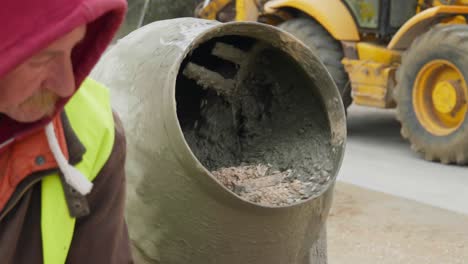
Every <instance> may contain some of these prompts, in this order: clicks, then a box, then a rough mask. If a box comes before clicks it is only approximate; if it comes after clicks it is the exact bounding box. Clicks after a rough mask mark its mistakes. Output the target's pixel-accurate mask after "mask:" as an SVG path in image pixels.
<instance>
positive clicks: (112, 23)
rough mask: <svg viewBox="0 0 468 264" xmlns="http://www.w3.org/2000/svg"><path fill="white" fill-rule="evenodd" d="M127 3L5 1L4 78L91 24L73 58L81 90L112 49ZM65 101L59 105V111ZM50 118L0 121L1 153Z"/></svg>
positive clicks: (0, 65) (0, 30) (0, 11)
mask: <svg viewBox="0 0 468 264" xmlns="http://www.w3.org/2000/svg"><path fill="white" fill-rule="evenodd" d="M126 6H127V4H126V1H125V0H34V1H26V2H25V1H18V0H5V1H2V7H1V8H0V24H1V25H2V26H1V27H0V36H2V41H0V58H1V62H0V78H2V76H4V75H5V74H6V73H8V72H9V71H10V70H12V69H13V68H15V67H16V66H17V65H18V64H20V63H21V62H22V61H24V60H25V59H27V58H29V57H30V56H32V55H33V54H34V53H36V52H37V51H39V50H41V49H43V48H45V47H47V46H48V45H49V44H50V43H51V42H53V41H54V40H56V39H58V38H60V37H61V36H63V35H65V34H66V33H67V32H69V31H71V30H72V29H74V28H76V27H78V26H80V25H84V24H87V25H88V26H87V33H86V36H85V38H84V41H83V42H82V43H80V44H79V45H78V46H77V47H76V48H75V49H74V50H73V54H72V61H73V66H74V73H75V82H76V87H79V86H80V85H81V83H82V82H83V80H84V79H85V78H86V76H87V75H88V74H89V73H90V71H91V69H92V68H93V66H94V65H95V64H96V63H97V61H98V59H99V58H100V56H101V55H102V53H103V52H104V50H105V49H106V47H107V46H108V45H109V43H110V42H111V40H112V37H113V36H114V34H115V32H116V31H117V29H118V27H119V26H120V24H121V23H122V21H123V18H124V15H125V11H126ZM67 101H68V98H67V99H64V100H62V101H61V102H60V103H59V104H58V109H57V111H56V113H58V112H60V111H61V110H62V108H63V106H64V104H65V103H66V102H67ZM50 120H51V119H48V120H41V121H38V122H35V123H18V122H15V121H13V120H11V119H9V118H6V117H2V118H0V149H1V148H2V145H5V143H7V142H9V141H10V139H12V138H18V137H20V136H21V135H22V134H25V133H27V132H28V131H32V130H35V129H38V128H40V127H42V126H44V125H45V124H46V123H48V122H49V121H50Z"/></svg>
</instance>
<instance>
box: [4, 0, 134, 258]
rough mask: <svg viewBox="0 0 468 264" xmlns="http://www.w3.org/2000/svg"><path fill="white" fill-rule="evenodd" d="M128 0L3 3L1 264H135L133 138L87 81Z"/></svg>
mask: <svg viewBox="0 0 468 264" xmlns="http://www.w3.org/2000/svg"><path fill="white" fill-rule="evenodd" d="M125 10H126V3H125V2H124V0H63V1H56V0H41V1H17V0H5V1H2V7H1V8H0V22H1V26H0V35H1V41H0V58H1V59H0V262H1V263H14V264H19V263H28V264H34V263H46V264H59V263H131V262H132V260H131V254H130V247H129V238H128V234H127V228H126V225H125V221H124V200H125V192H124V191H125V177H124V169H123V164H124V160H125V138H124V134H123V131H122V126H121V124H120V123H119V121H118V119H117V117H116V116H115V115H113V113H112V110H111V108H110V104H109V95H108V91H107V90H106V89H105V88H104V87H102V86H101V85H99V84H97V83H96V82H94V81H93V80H90V79H86V78H87V75H88V74H89V72H90V71H91V69H92V67H93V66H94V65H95V63H96V62H97V60H98V59H99V57H100V56H101V54H102V53H103V51H104V50H105V48H106V47H107V45H108V44H109V43H110V41H111V39H112V37H113V35H114V34H115V32H116V30H117V28H118V26H119V25H120V23H121V22H122V20H123V16H124V14H125Z"/></svg>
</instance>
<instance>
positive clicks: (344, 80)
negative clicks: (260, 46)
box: [279, 18, 353, 109]
mask: <svg viewBox="0 0 468 264" xmlns="http://www.w3.org/2000/svg"><path fill="white" fill-rule="evenodd" d="M279 28H281V29H283V30H284V31H286V32H289V33H291V34H292V35H293V36H295V37H296V38H298V39H299V40H301V41H302V42H303V43H304V44H305V45H306V46H307V47H309V48H310V49H311V50H312V51H314V52H315V54H317V55H318V57H319V58H320V59H321V60H322V62H323V64H324V65H325V67H326V68H327V70H328V71H329V72H330V75H331V76H332V77H333V80H334V81H335V83H336V86H337V87H338V90H339V92H340V94H341V97H342V100H343V104H344V107H345V109H346V108H348V106H349V105H350V104H351V103H352V101H353V99H352V97H351V87H350V84H349V79H348V74H347V73H346V71H345V69H344V67H343V64H342V63H341V60H342V59H343V56H344V55H343V48H342V47H341V44H340V42H339V41H337V40H335V39H334V38H333V37H332V36H331V35H330V33H328V31H327V30H326V29H325V28H324V27H322V25H320V24H319V23H318V22H317V21H315V20H313V19H311V18H294V19H290V20H287V21H286V22H283V23H281V24H280V25H279Z"/></svg>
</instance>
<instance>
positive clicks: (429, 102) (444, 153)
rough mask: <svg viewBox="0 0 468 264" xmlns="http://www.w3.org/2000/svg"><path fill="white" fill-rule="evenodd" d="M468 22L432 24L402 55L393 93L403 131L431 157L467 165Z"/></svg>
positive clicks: (426, 157) (445, 162)
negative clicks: (433, 25) (447, 24)
mask: <svg viewBox="0 0 468 264" xmlns="http://www.w3.org/2000/svg"><path fill="white" fill-rule="evenodd" d="M467 54H468V25H449V26H436V27H435V28H433V29H431V30H430V31H428V32H427V33H425V34H423V35H421V36H420V37H419V38H418V39H416V40H415V41H414V42H413V43H412V44H411V47H410V48H409V49H408V50H407V51H406V52H405V54H403V57H402V64H401V66H400V68H399V69H398V71H397V86H396V89H395V93H394V97H395V101H396V102H397V119H398V120H399V121H400V122H401V134H402V136H403V137H404V138H406V139H408V140H409V142H410V143H411V148H412V149H413V150H414V151H416V152H419V153H421V154H422V156H423V157H424V158H425V159H426V160H429V161H440V162H442V163H444V164H459V165H462V164H468V118H466V115H467V114H466V112H467V108H468V106H467V101H468V89H467V83H466V81H465V80H468V55H467Z"/></svg>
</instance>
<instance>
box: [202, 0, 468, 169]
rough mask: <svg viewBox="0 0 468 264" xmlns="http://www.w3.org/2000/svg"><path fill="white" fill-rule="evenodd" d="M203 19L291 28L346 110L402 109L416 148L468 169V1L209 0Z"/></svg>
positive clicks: (432, 157) (405, 134)
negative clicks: (332, 82) (353, 107)
mask: <svg viewBox="0 0 468 264" xmlns="http://www.w3.org/2000/svg"><path fill="white" fill-rule="evenodd" d="M196 14H197V16H199V17H202V18H207V19H218V20H221V21H228V20H237V21H257V22H262V23H268V24H271V25H275V26H278V27H280V28H282V29H284V30H285V31H288V32H289V33H291V34H293V35H294V36H296V37H297V38H298V39H299V40H301V41H302V42H303V43H304V44H306V45H307V46H308V47H309V48H311V49H312V50H314V51H315V52H316V54H317V55H318V56H319V57H320V58H321V59H322V61H323V63H324V64H325V66H326V67H327V68H328V70H329V72H330V74H331V75H332V77H333V78H334V80H335V82H336V84H337V87H338V88H339V90H340V92H341V94H342V97H343V103H344V105H345V106H346V107H347V106H348V105H349V104H351V102H354V103H355V104H358V105H363V106H371V107H378V108H395V107H396V109H397V111H396V112H397V118H398V120H399V121H400V122H401V134H402V135H403V137H404V138H406V139H408V140H409V141H410V143H411V148H412V149H413V150H414V151H416V152H419V153H421V154H422V156H423V157H424V158H425V159H426V160H431V161H440V162H442V163H446V164H448V163H456V164H468V118H467V117H466V116H467V110H468V105H467V101H468V88H467V82H466V80H467V79H468V26H467V19H468V0H445V1H443V0H270V1H261V0H237V1H233V0H213V1H208V0H206V1H204V2H203V3H201V4H200V6H199V8H198V9H197V10H196Z"/></svg>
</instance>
